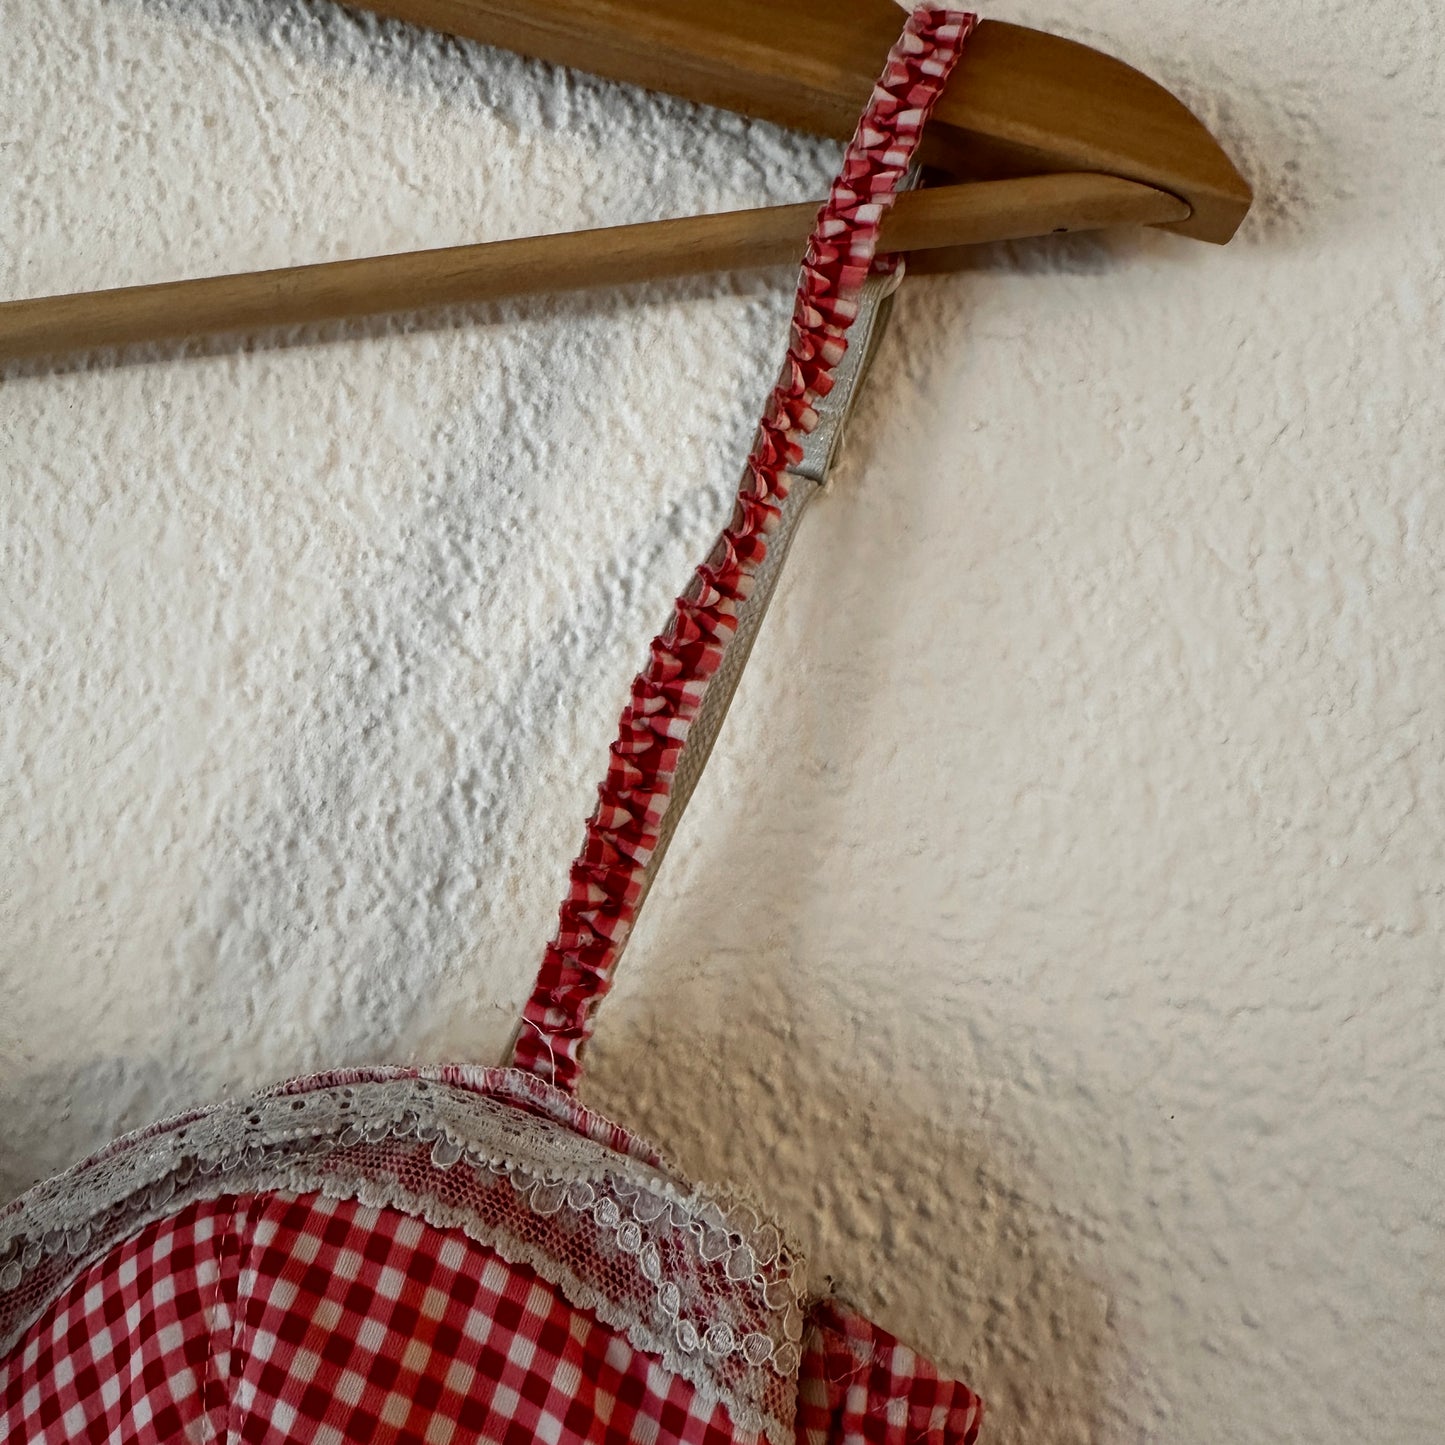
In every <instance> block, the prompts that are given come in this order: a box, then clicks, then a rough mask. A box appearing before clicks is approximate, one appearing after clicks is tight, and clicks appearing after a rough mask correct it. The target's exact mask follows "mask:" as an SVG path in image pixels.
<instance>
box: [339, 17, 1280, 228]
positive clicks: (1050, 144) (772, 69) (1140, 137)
mask: <svg viewBox="0 0 1445 1445" xmlns="http://www.w3.org/2000/svg"><path fill="white" fill-rule="evenodd" d="M339 3H343V4H347V5H350V6H352V7H354V8H361V9H366V10H371V11H374V12H376V13H377V14H380V15H386V16H392V17H394V18H396V19H399V20H406V21H410V22H412V23H413V24H416V25H422V26H426V27H428V28H431V29H434V30H442V31H445V32H447V33H448V34H452V35H459V36H463V37H466V38H469V39H472V40H480V41H483V42H485V43H486V44H489V45H498V46H501V47H503V48H504V49H507V50H515V51H518V52H519V53H521V54H523V55H532V56H538V57H540V58H541V59H543V60H550V61H555V62H557V63H559V64H562V65H567V66H571V67H573V68H574V69H578V70H584V71H589V72H591V73H593V74H595V75H601V76H605V77H607V78H608V79H610V80H621V81H627V82H630V83H631V84H634V85H641V86H645V87H646V88H648V89H650V90H660V91H664V92H667V93H668V94H671V95H677V96H681V97H683V98H684V99H687V100H693V101H699V102H702V103H703V104H707V105H716V106H722V107H723V108H725V109H728V110H734V111H739V112H741V113H742V114H744V115H749V116H756V117H759V118H761V119H764V120H771V121H776V122H777V123H779V124H781V125H786V126H791V127H793V128H795V129H798V130H805V131H812V132H815V133H817V134H820V135H831V136H836V137H837V138H838V139H840V140H846V139H847V137H848V136H849V135H851V134H852V130H853V126H854V124H855V123H856V121H857V118H858V113H859V111H860V110H861V109H862V108H863V105H864V103H865V102H866V101H867V98H868V95H869V92H870V90H871V89H872V85H873V80H874V77H875V76H876V75H877V73H878V67H879V65H880V63H881V62H882V59H883V57H884V56H885V55H886V54H887V53H888V49H889V46H890V45H891V44H892V43H893V41H894V40H895V39H896V38H897V35H898V24H899V13H898V7H897V6H896V5H895V4H893V3H892V0H786V3H782V0H339ZM924 160H925V161H926V162H927V163H928V164H930V165H933V166H936V167H939V168H941V169H943V170H944V171H946V172H947V173H948V174H949V175H950V176H951V177H952V178H953V179H955V180H980V179H997V178H1003V177H1011V176H1025V175H1045V174H1052V173H1056V172H1061V171H1102V172H1105V173H1107V174H1109V175H1116V176H1123V177H1125V178H1126V179H1128V180H1133V181H1139V182H1140V183H1142V184H1144V185H1150V186H1153V187H1155V188H1156V189H1157V190H1162V191H1169V192H1170V193H1171V194H1173V195H1176V196H1179V197H1181V198H1182V199H1183V200H1185V201H1186V202H1188V204H1189V214H1188V216H1186V217H1185V218H1184V219H1183V220H1177V221H1166V222H1163V223H1161V224H1163V225H1164V226H1165V228H1166V229H1169V230H1173V231H1177V232H1179V233H1180V234H1181V235H1185V236H1192V237H1195V238H1196V239H1198V240H1203V241H1214V242H1221V243H1222V242H1224V241H1227V240H1229V238H1230V237H1231V236H1232V235H1233V234H1234V232H1235V230H1236V229H1237V228H1238V226H1239V223H1240V222H1241V221H1242V220H1243V219H1244V216H1245V214H1246V212H1247V211H1248V210H1249V206H1250V202H1251V193H1250V188H1249V186H1248V185H1247V184H1246V183H1245V181H1244V179H1243V178H1242V177H1241V176H1240V174H1239V172H1238V171H1237V170H1236V169H1235V167H1234V165H1233V163H1232V162H1231V161H1230V159H1229V157H1228V156H1227V155H1226V154H1225V153H1224V151H1223V149H1222V148H1221V147H1220V145H1219V143H1218V142H1217V141H1216V140H1215V139H1214V137H1213V136H1212V135H1211V134H1210V133H1209V131H1208V130H1207V129H1206V128H1205V127H1204V125H1203V124H1202V123H1201V122H1200V121H1199V120H1198V119H1197V118H1196V117H1195V116H1194V115H1193V114H1191V112H1190V111H1189V109H1188V108H1187V107H1186V106H1185V105H1184V104H1183V103H1182V102H1181V101H1179V100H1177V99H1176V98H1175V97H1174V96H1173V95H1171V94H1170V93H1169V92H1168V91H1167V90H1165V89H1164V87H1163V86H1161V85H1159V84H1157V83H1156V82H1155V81H1153V80H1151V79H1150V78H1149V77H1148V76H1146V75H1143V74H1141V73H1140V72H1139V71H1137V70H1135V69H1133V68H1132V67H1131V66H1128V65H1126V64H1124V63H1123V61H1120V60H1115V59H1114V58H1113V57H1112V56H1110V55H1105V54H1103V53H1102V52H1100V51H1098V50H1093V49H1091V48H1090V47H1089V46H1087V45H1080V44H1078V43H1077V42H1075V41H1072V40H1065V39H1063V38H1062V37H1061V36H1057V35H1049V34H1046V33H1045V32H1043V31H1039V30H1031V29H1028V28H1027V27H1025V26H1022V25H1010V24H1006V23H1004V22H1002V21H998V20H984V21H983V22H982V23H981V24H980V25H979V26H978V28H977V30H975V32H974V34H973V36H972V38H971V39H970V40H969V43H968V48H967V50H966V51H965V52H964V56H963V60H962V61H961V62H960V64H959V67H958V70H957V72H956V73H955V75H954V77H953V80H952V81H951V82H950V84H949V87H948V90H947V92H946V93H945V94H944V96H943V97H942V99H941V100H940V101H939V103H938V106H937V108H936V109H935V111H934V115H933V119H932V121H931V122H930V124H929V133H928V137H927V138H926V140H925V153H924Z"/></svg>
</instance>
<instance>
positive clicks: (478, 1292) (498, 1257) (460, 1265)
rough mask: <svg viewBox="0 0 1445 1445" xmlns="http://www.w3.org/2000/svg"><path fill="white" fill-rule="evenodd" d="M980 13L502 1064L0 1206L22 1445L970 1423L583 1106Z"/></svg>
mask: <svg viewBox="0 0 1445 1445" xmlns="http://www.w3.org/2000/svg"><path fill="white" fill-rule="evenodd" d="M973 25H974V18H973V17H972V16H971V15H965V14H962V13H960V12H957V11H950V10H945V9H938V8H931V7H921V8H919V9H917V10H915V11H913V12H912V13H911V14H910V16H909V18H908V21H907V24H906V26H905V28H904V30H903V33H902V35H901V36H900V38H899V40H898V42H897V44H896V45H895V46H894V48H893V50H892V52H891V53H890V56H889V58H888V61H887V64H886V67H885V69H884V71H883V74H882V76H881V78H880V80H879V82H878V84H877V86H876V87H875V89H874V91H873V93H872V96H871V98H870V100H869V102H868V104H867V108H866V109H865V111H864V113H863V116H862V118H861V120H860V122H859V125H858V128H857V131H856V133H855V135H854V137H853V140H852V141H851V143H850V144H849V146H848V147H847V150H846V152H845V155H844V159H843V164H842V169H841V171H840V173H839V175H838V177H837V179H836V180H835V182H834V184H833V186H832V188H831V190H830V193H829V196H828V200H827V202H826V203H825V205H824V206H823V208H822V210H821V211H820V213H819V215H818V219H817V223H816V226H815V228H814V231H813V235H812V238H811V240H810V241H809V244H808V249H807V252H806V255H805V258H804V262H803V267H802V277H801V280H800V283H799V287H798V292H797V299H796V303H795V308H794V313H793V320H792V327H791V331H790V334H789V339H788V347H787V354H786V359H785V362H784V365H783V368H782V373H781V376H780V377H779V380H778V383H777V385H776V386H775V387H774V389H773V391H772V393H771V395H770V397H769V399H768V402H767V405H766V408H765V411H764V414H763V418H762V421H761V423H760V425H759V428H758V432H757V436H756V440H755V443H754V446H753V449H752V451H751V453H750V455H749V457H748V459H747V463H746V467H745V470H744V473H743V478H742V482H741V484H740V486H739V488H738V492H737V496H736V500H735V502H734V505H733V511H732V515H731V518H730V520H729V522H728V525H727V526H726V528H725V529H724V530H723V532H722V534H721V535H720V537H719V538H718V540H717V542H716V543H715V544H714V546H713V548H712V550H711V551H710V552H709V554H708V556H707V558H706V560H705V561H704V562H703V563H702V565H701V566H699V567H698V568H697V569H696V571H695V573H694V574H693V577H692V579H691V581H690V583H689V585H688V587H687V588H686V590H685V591H684V592H683V594H682V596H681V597H680V598H679V599H678V601H677V603H676V605H675V609H674V612H673V615H672V617H671V618H670V620H669V622H668V624H667V626H666V627H665V629H664V630H663V632H662V633H661V635H660V636H659V637H657V638H656V639H655V640H654V641H653V643H652V646H651V649H650V652H649V657H648V662H647V665H646V667H645V668H644V670H643V671H642V673H641V674H640V675H639V676H638V677H637V679H636V681H635V682H634V683H633V686H632V691H631V695H630V698H629V701H628V704H627V706H626V708H625V710H624V712H623V714H622V720H621V725H620V729H619V735H618V737H617V740H616V741H615V742H614V743H613V745H612V748H611V753H610V758H609V765H608V770H607V775H606V778H605V779H604V781H603V783H602V785H601V788H600V790H599V801H598V805H597V808H596V811H595V812H594V813H593V815H592V817H591V819H590V820H589V822H588V824H587V828H586V834H585V839H584V843H583V847H582V851H581V853H580V855H579V856H578V858H577V860H576V862H575V863H574V864H573V865H572V870H571V875H570V883H569V888H568V892H567V895H566V898H565V900H564V902H563V904H562V907H561V913H560V921H559V924H558V929H557V933H556V936H555V938H554V939H553V941H552V942H551V944H550V945H549V946H548V947H547V949H546V951H545V954H544V957H543V961H542V965H541V969H540V972H539V974H538V978H537V981H536V986H535V988H534V990H533V992H532V995H531V997H530V999H529V1001H528V1002H527V1005H526V1008H525V1010H524V1012H523V1015H522V1018H521V1021H520V1024H519V1028H518V1033H517V1036H516V1039H515V1043H514V1048H513V1055H512V1059H511V1063H510V1066H508V1067H505V1068H480V1067H473V1066H468V1065H455V1066H450V1067H441V1068H429V1069H421V1068H389V1069H365V1070H346V1071H341V1072H336V1073H330V1074H323V1075H320V1076H316V1077H312V1078H307V1079H301V1080H297V1081H293V1082H290V1083H286V1084H282V1085H279V1086H278V1087H276V1088H273V1089H270V1090H267V1091H265V1092H263V1093H261V1094H258V1095H256V1096H254V1097H251V1098H248V1099H244V1100H240V1101H233V1102H228V1103H224V1104H221V1105H218V1106H215V1107H211V1108H201V1109H196V1110H194V1111H193V1112H190V1113H187V1114H184V1115H181V1116H179V1117H177V1118H173V1119H169V1120H166V1121H165V1122H162V1123H159V1124H156V1125H153V1126H152V1127H150V1128H147V1129H142V1130H140V1131H138V1132H136V1133H133V1134H129V1135H127V1136H125V1137H124V1138H122V1139H120V1140H118V1141H116V1142H115V1143H113V1144H112V1145H110V1146H109V1147H108V1148H106V1149H104V1150H103V1151H101V1152H100V1153H99V1154H96V1155H95V1156H93V1157H92V1158H90V1159H87V1160H85V1161H84V1162H82V1163H80V1164H78V1165H76V1166H75V1167H73V1168H72V1169H70V1170H68V1171H67V1172H66V1173H64V1174H62V1175H59V1176H58V1177H56V1178H54V1179H52V1180H49V1181H47V1182H45V1183H43V1184H40V1185H38V1186H37V1187H36V1188H34V1189H32V1190H31V1191H30V1192H29V1193H27V1194H25V1195H23V1196H22V1197H21V1198H20V1199H18V1200H16V1201H15V1202H14V1203H12V1204H10V1205H9V1206H7V1207H6V1208H5V1209H4V1210H3V1211H0V1438H3V1439H5V1440H7V1441H21V1440H27V1441H73V1440H96V1441H99V1440H105V1441H111V1442H161V1441H165V1442H169V1441H187V1442H190V1441H211V1440H215V1441H227V1442H268V1445H270V1442H276V1445H279V1442H282V1441H304V1442H311V1445H350V1442H373V1441H375V1442H416V1445H445V1442H472V1441H490V1442H499V1445H500V1442H505V1445H512V1442H531V1441H544V1442H548V1445H564V1442H581V1441H607V1442H623V1441H641V1442H659V1445H666V1442H689V1445H721V1442H761V1441H767V1442H769V1445H788V1442H790V1441H803V1442H810V1445H814V1442H825V1441H848V1442H863V1441H869V1442H889V1445H905V1442H909V1445H912V1442H928V1445H962V1442H972V1441H973V1440H975V1439H976V1437H977V1433H978V1430H979V1426H980V1422H981V1418H982V1406H981V1404H980V1402H979V1400H978V1398H977V1396H976V1395H974V1394H973V1393H972V1391H970V1390H969V1389H968V1388H967V1386H965V1385H963V1384H961V1383H958V1382H956V1381H952V1380H949V1379H947V1378H945V1377H943V1376H942V1375H941V1374H940V1373H939V1372H938V1371H937V1370H936V1369H934V1368H933V1367H932V1366H931V1365H930V1364H928V1362H927V1361H926V1360H924V1359H922V1358H921V1357H920V1356H919V1355H917V1354H916V1353H915V1352H914V1351H912V1350H911V1349H909V1348H908V1347H907V1346H905V1345H904V1344H903V1343H901V1342H900V1341H899V1340H897V1339H895V1338H894V1337H893V1336H892V1335H890V1334H888V1333H887V1332H885V1331H883V1330H882V1329H880V1328H878V1327H877V1326H875V1325H873V1324H871V1323H870V1322H869V1321H867V1320H866V1319H864V1318H863V1317H862V1316H861V1315H860V1314H858V1313H856V1312H855V1311H853V1310H851V1309H850V1308H848V1307H847V1306H846V1305H845V1304H843V1303H842V1302H841V1301H840V1300H839V1299H837V1298H835V1297H833V1296H831V1295H825V1296H821V1297H820V1296H817V1295H814V1294H812V1293H810V1291H809V1288H808V1284H807V1278H806V1271H805V1267H804V1262H803V1259H802V1258H801V1256H800V1254H799V1252H798V1251H797V1250H796V1249H795V1248H794V1247H793V1246H792V1245H791V1244H790V1243H789V1242H788V1238H787V1236H786V1233H785V1232H784V1231H783V1230H782V1229H780V1228H779V1226H778V1225H777V1224H776V1223H774V1222H773V1221H772V1220H770V1219H767V1218H765V1217H763V1216H762V1215H761V1214H760V1213H759V1212H758V1211H757V1210H756V1209H754V1208H753V1207H751V1206H750V1205H749V1204H748V1202H747V1201H746V1200H745V1199H742V1198H739V1197H736V1196H734V1195H732V1194H731V1193H729V1192H728V1191H725V1190H714V1189H707V1188H700V1187H698V1186H695V1185H694V1184H692V1183H690V1182H689V1181H687V1180H686V1179H684V1178H682V1177H681V1176H680V1175H679V1174H678V1173H677V1172H676V1171H675V1170H673V1169H672V1168H670V1167H669V1166H668V1165H667V1163H666V1162H665V1161H664V1160H663V1159H662V1158H660V1157H659V1155H658V1154H657V1152H656V1151H655V1150H654V1149H653V1148H652V1147H651V1146H650V1145H648V1144H647V1143H645V1142H644V1141H643V1140H641V1139H639V1138H637V1137H636V1136H635V1135H633V1134H632V1133H630V1132H629V1131H627V1130H626V1129H624V1128H621V1127H620V1126H618V1125H616V1124H613V1123H611V1122H609V1121H608V1120H606V1119H603V1118H602V1117H600V1116H599V1115H597V1114H595V1113H593V1112H592V1111H591V1110H589V1109H588V1108H586V1107H585V1106H584V1105H583V1104H582V1103H580V1102H579V1101H578V1099H577V1097H576V1090H577V1086H578V1082H579V1079H580V1076H581V1071H582V1064H583V1058H584V1054H585V1049H586V1044H587V1041H588V1039H589V1037H590V1035H591V1032H592V1028H593V1022H594V1018H595V1014H596V1008H597V1005H598V1003H599V1002H600V1001H601V999H602V998H603V997H604V996H605V995H606V993H607V992H608V989H609V988H610V986H611V983H612V980H613V977H614V975H615V972H616V968H617V964H618V960H619V958H620V957H621V954H622V951H623V949H624V947H625V945H626V942H627V937H628V934H629V932H630V930H631V928H632V926H633V923H634V921H635V919H636V917H637V914H638V910H639V908H640V907H641V905H642V902H643V900H644V899H645V897H646V895H647V892H648V889H649V887H650V885H651V883H652V881H653V879H654V877H655V876H656V873H657V870H658V867H659V865H660V863H661V861H662V858H663V856H664V854H665V853H666V851H667V845H668V841H669V839H670V838H671V836H672V832H673V830H674V828H675V827H676V824H677V821H678V817H679V815H680V813H681V811H682V809H683V807H684V806H685V804H686V802H687V799H688V797H689V796H690V794H691V792H692V790H693V787H694V786H695V784H696V782H697V780H698V777H699V774H700V773H701V770H702V767H703V765H704V763H705V762H706V760H707V756H708V753H709V751H710V749H711V747H712V744H713V741H714V739H715V738H716V736H717V734H718V730H719V728H720V727H721V725H722V721H723V716H724V714H725V712H726V710H727V706H728V703H729V701H730V699H731V697H732V695H733V691H734V689H735V687H736V686H737V682H738V679H739V676H740V674H741V672H742V669H743V666H744V664H745V662H746V660H747V656H748V652H749V650H750V648H751V646H752V643H753V639H754V637H755V636H756V634H757V630H758V627H759V625H760V624H761V622H762V619H763V616H764V614H765V613H766V611H767V607H768V602H769V599H770V597H771V596H772V593H773V589H774V587H775V584H776V582H777V578H778V575H779V572H780V570H781V567H782V563H783V561H784V559H785V557H786V555H787V551H788V545H789V542H790V540H791V538H792V536H793V533H794V530H795V529H796V527H797V525H798V522H799V519H800V518H801V516H802V513H803V511H804V509H805V507H806V506H807V503H808V501H809V500H810V499H811V497H812V496H813V495H815V494H816V493H817V492H818V491H819V490H820V488H821V486H822V485H823V483H824V481H825V480H826V478H827V475H828V471H829V468H830V466H831V465H832V462H833V460H834V458H835V456H836V454H837V451H838V446H839V442H840V439H841V435H842V431H843V427H844V423H845V422H846V420H847V414H848V411H849V408H850V405H851V402H852V398H853V397H854V396H855V395H856V392H857V388H858V385H859V383H860V381H861V379H862V377H863V375H864V374H865V372H866V370H867V363H868V359H869V357H870V355H871V353H872V348H873V345H874V343H875V342H876V340H877V337H878V335H879V334H880V332H881V329H882V325H883V323H884V321H885V319H886V314H887V310H888V306H889V303H890V298H891V296H892V294H893V291H894V289H895V288H896V286H897V284H898V282H899V280H900V279H901V275H902V267H901V264H900V263H898V262H897V261H896V260H895V259H893V258H888V257H879V256H878V255H877V254H876V253H877V246H878V235H879V227H880V223H881V220H882V217H883V215H884V213H885V211H886V210H887V208H888V206H889V204H890V202H891V200H892V198H893V197H894V195H895V194H896V193H897V191H898V190H899V189H900V188H902V187H903V186H905V185H908V184H911V181H912V177H913V175H914V169H913V167H914V158H915V151H916V148H917V145H918V141H919V138H920V135H921V133H922V130H923V127H924V125H925V123H926V121H927V118H928V115H929V112H930V109H931V107H932V105H933V103H934V101H935V100H936V98H937V96H938V95H939V93H940V91H941V90H942V88H943V86H944V84H945V83H946V81H947V79H948V77H949V74H950V73H951V71H952V69H953V67H954V65H955V64H956V62H957V60H958V58H959V56H960V54H961V52H962V49H963V46H964V44H965V43H966V41H967V38H968V35H969V33H970V32H971V30H972V28H973Z"/></svg>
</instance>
